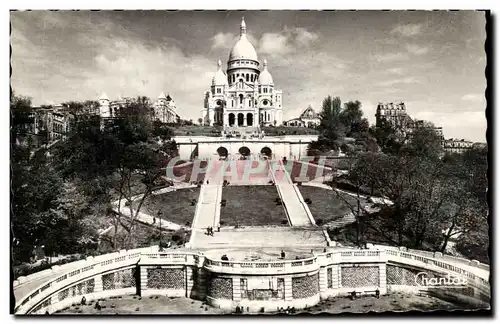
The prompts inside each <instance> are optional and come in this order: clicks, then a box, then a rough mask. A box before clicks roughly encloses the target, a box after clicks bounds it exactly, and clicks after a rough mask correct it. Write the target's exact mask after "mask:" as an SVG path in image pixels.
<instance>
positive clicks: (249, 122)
mask: <svg viewBox="0 0 500 324" xmlns="http://www.w3.org/2000/svg"><path fill="white" fill-rule="evenodd" d="M247 126H253V114H251V113H248V114H247Z"/></svg>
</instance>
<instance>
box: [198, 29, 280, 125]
mask: <svg viewBox="0 0 500 324" xmlns="http://www.w3.org/2000/svg"><path fill="white" fill-rule="evenodd" d="M260 65H261V64H260V62H259V60H258V57H257V52H256V51H255V48H254V47H253V45H252V44H251V43H250V42H249V40H248V38H247V31H246V24H245V20H244V19H242V20H241V26H240V38H239V40H238V41H237V42H236V44H235V45H234V47H233V49H232V50H231V52H230V54H229V60H228V62H227V69H226V72H224V69H223V67H222V62H221V61H220V60H219V61H218V62H217V72H215V76H214V77H213V79H212V86H211V88H210V90H209V91H206V92H205V97H204V108H203V109H202V119H203V123H204V124H205V125H210V126H212V125H221V126H224V127H225V128H227V127H235V126H236V127H250V126H254V127H255V126H260V125H263V126H269V125H275V126H276V125H281V124H282V122H283V106H282V103H283V98H282V91H281V90H277V89H275V88H274V82H273V77H272V76H271V73H269V71H268V67H267V60H265V59H264V61H263V67H262V70H260Z"/></svg>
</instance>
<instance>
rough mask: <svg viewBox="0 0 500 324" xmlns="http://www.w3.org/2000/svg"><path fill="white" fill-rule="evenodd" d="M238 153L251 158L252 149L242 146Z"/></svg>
mask: <svg viewBox="0 0 500 324" xmlns="http://www.w3.org/2000/svg"><path fill="white" fill-rule="evenodd" d="M238 152H239V153H240V154H241V155H243V156H249V155H250V153H251V152H250V149H249V148H248V147H246V146H242V147H240V149H239V150H238Z"/></svg>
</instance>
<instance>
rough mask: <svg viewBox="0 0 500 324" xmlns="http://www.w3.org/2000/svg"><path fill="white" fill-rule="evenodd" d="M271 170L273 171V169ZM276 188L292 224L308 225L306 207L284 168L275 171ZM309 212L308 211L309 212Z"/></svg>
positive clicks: (309, 223) (309, 222) (309, 221)
mask: <svg viewBox="0 0 500 324" xmlns="http://www.w3.org/2000/svg"><path fill="white" fill-rule="evenodd" d="M271 172H274V171H273V170H272V171H271ZM274 174H275V179H276V181H275V184H276V189H277V190H278V191H279V192H280V196H281V199H282V200H283V203H284V204H285V207H286V211H287V213H288V217H289V219H290V223H291V225H292V226H310V225H312V224H311V220H310V219H309V216H308V212H309V210H306V208H308V207H307V206H306V205H305V204H304V203H302V202H301V196H299V195H300V193H298V192H297V191H296V188H294V185H293V183H292V180H291V179H290V176H289V175H288V172H287V171H286V170H285V169H284V168H279V169H278V170H276V171H275V173H274ZM309 213H310V212H309Z"/></svg>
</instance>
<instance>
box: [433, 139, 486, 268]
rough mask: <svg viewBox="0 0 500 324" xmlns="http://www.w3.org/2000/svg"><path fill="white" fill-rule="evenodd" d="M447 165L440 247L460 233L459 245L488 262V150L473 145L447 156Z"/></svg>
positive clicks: (443, 246) (467, 253) (443, 249)
mask: <svg viewBox="0 0 500 324" xmlns="http://www.w3.org/2000/svg"><path fill="white" fill-rule="evenodd" d="M445 167H446V171H447V179H448V181H449V188H450V190H449V193H448V196H449V203H448V205H447V207H448V208H447V210H446V213H442V215H441V216H442V219H441V223H442V227H443V231H444V238H443V242H442V245H441V251H443V252H444V251H445V250H446V247H447V244H448V242H449V240H450V239H451V238H452V237H458V236H460V240H459V242H458V244H457V247H458V248H460V249H461V250H462V251H464V252H465V253H466V255H467V256H468V257H474V258H476V259H478V260H479V259H481V262H488V249H487V246H488V245H489V233H488V230H489V226H488V205H487V200H486V191H487V189H488V181H487V177H486V174H487V169H488V164H487V150H486V149H481V148H479V149H476V148H473V149H471V150H469V151H467V152H465V153H464V154H461V155H457V156H456V157H455V159H452V160H447V161H446V162H445Z"/></svg>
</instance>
